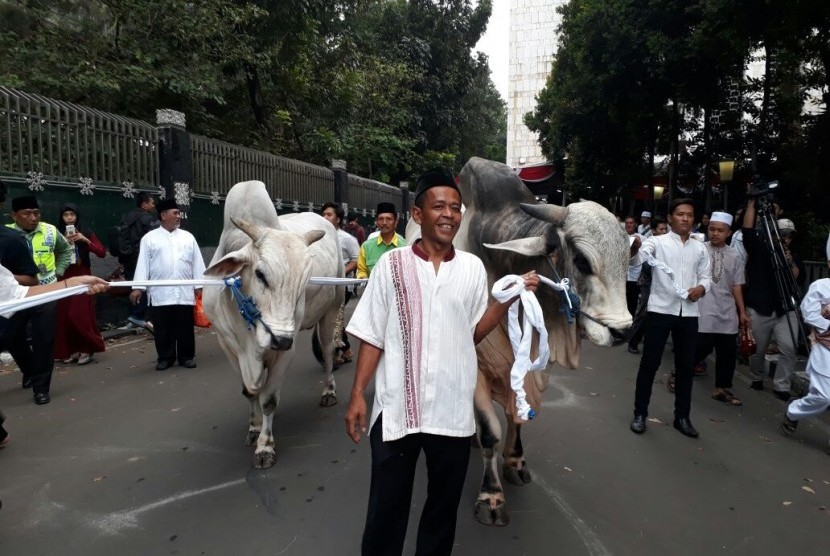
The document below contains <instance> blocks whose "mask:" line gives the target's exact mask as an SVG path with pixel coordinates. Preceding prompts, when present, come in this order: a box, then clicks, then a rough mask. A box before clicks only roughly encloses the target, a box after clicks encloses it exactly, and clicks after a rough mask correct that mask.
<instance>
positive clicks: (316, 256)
mask: <svg viewBox="0 0 830 556" xmlns="http://www.w3.org/2000/svg"><path fill="white" fill-rule="evenodd" d="M237 275H238V276H240V278H241V281H242V287H241V291H242V293H243V295H245V296H250V297H251V298H252V299H253V301H254V302H255V304H256V307H257V309H258V310H259V311H260V313H261V317H260V319H259V320H257V321H255V323H254V324H253V328H252V329H250V330H249V329H248V325H247V323H246V321H245V319H244V318H243V317H242V315H241V314H240V311H239V308H238V306H237V303H236V301H234V299H233V297H232V295H231V292H230V291H228V289H226V288H205V293H204V308H205V313H207V315H208V317H209V318H210V320H211V323H212V324H213V327H214V329H215V330H216V333H217V336H218V337H219V344H220V345H221V346H222V350H223V351H224V352H225V355H227V356H228V360H229V361H230V362H231V365H232V366H233V367H234V368H235V369H236V370H237V371H239V373H240V374H241V376H242V384H243V386H242V393H243V395H244V396H245V397H247V398H248V399H249V400H250V401H251V418H250V425H249V428H248V435H247V437H246V442H245V443H246V445H248V446H250V445H253V444H254V443H256V450H255V452H254V456H253V466H254V467H257V468H266V467H271V466H272V465H274V463H276V452H275V450H274V436H273V433H272V424H273V418H274V411H275V410H276V408H277V404H278V403H279V396H280V388H281V386H282V381H283V378H284V377H285V372H286V370H287V369H288V365H289V364H290V363H291V360H292V359H293V355H294V343H295V340H296V339H297V335H298V334H299V332H300V330H306V329H310V328H314V329H315V331H314V333H315V335H316V340H317V341H319V345H320V346H322V348H323V349H322V354H323V361H322V363H323V367H324V371H325V379H324V388H323V395H322V398H321V401H320V405H322V406H332V405H334V404H336V403H337V394H336V389H335V383H334V377H333V376H332V364H333V361H334V348H335V344H334V341H335V338H334V332H335V324H336V321H337V314H338V311H339V310H340V307H341V305H342V304H343V299H344V288H343V287H342V286H337V287H335V286H309V285H308V279H309V278H310V277H311V276H321V277H341V278H342V277H343V261H342V255H341V254H340V244H339V242H338V239H337V232H336V230H335V229H334V227H333V226H332V225H331V224H330V223H329V222H328V221H326V220H325V219H324V218H323V217H321V216H319V215H317V214H314V213H311V212H304V213H300V214H291V215H285V216H282V217H277V211H276V210H275V209H274V205H273V203H272V202H271V199H270V197H269V196H268V192H267V191H266V190H265V184H263V183H262V182H259V181H247V182H242V183H238V184H236V185H235V186H233V188H231V190H230V192H229V193H228V196H227V199H226V201H225V220H224V229H223V230H222V235H221V237H220V239H219V246H218V247H217V249H216V254H215V255H214V256H213V260H212V261H211V263H210V267H209V268H208V269H207V270H206V271H205V276H213V277H220V278H225V277H230V276H237Z"/></svg>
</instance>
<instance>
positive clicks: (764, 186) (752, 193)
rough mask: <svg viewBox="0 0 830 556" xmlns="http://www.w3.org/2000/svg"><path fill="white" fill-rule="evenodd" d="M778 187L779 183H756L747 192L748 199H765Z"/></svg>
mask: <svg viewBox="0 0 830 556" xmlns="http://www.w3.org/2000/svg"><path fill="white" fill-rule="evenodd" d="M776 187H778V181H777V180H776V181H760V180H758V181H755V182H753V184H752V185H751V186H750V189H749V191H748V192H747V194H746V195H747V197H763V196H765V195H769V194H771V193H772V190H773V189H775V188H776Z"/></svg>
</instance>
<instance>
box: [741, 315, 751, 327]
mask: <svg viewBox="0 0 830 556" xmlns="http://www.w3.org/2000/svg"><path fill="white" fill-rule="evenodd" d="M738 321H739V322H740V323H741V325H746V326H751V325H752V319H751V318H750V317H749V314H748V313H746V312H743V313H739V314H738Z"/></svg>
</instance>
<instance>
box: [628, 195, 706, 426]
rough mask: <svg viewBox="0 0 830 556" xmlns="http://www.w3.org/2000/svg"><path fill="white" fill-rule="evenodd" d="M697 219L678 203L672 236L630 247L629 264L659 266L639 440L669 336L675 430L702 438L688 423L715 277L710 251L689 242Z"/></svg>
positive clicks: (637, 418) (642, 373) (641, 385)
mask: <svg viewBox="0 0 830 556" xmlns="http://www.w3.org/2000/svg"><path fill="white" fill-rule="evenodd" d="M694 216H695V211H694V204H693V201H692V200H691V199H677V200H675V201H673V202H672V204H671V205H670V206H669V217H668V219H669V226H670V227H671V231H670V232H669V233H667V234H665V235H662V236H659V237H650V238H648V239H647V240H646V241H645V242H643V243H642V247H641V246H640V242H639V240H636V239H635V240H634V244H633V245H632V246H631V251H632V257H631V262H630V264H632V265H641V264H643V263H645V262H648V263H649V264H652V263H655V264H654V265H652V266H653V267H654V268H652V275H651V295H650V297H649V300H648V317H647V318H648V327H647V329H646V335H645V341H644V343H643V356H642V359H640V369H639V371H638V373H637V388H636V391H635V394H634V420H633V421H631V430H632V432H635V433H637V434H642V433H644V432H645V431H646V418H647V417H648V405H649V401H650V400H651V389H652V386H653V384H654V375H655V374H656V373H657V369H658V368H659V367H660V361H661V360H662V358H663V350H664V349H665V347H666V340H667V339H668V337H669V334H671V335H672V341H673V343H674V363H675V367H676V372H677V375H676V376H677V389H676V391H675V395H674V428H676V429H677V430H679V431H680V432H681V433H682V434H684V435H686V436H689V437H692V438H696V437H697V436H698V432H697V430H695V428H694V427H693V426H692V423H691V421H690V419H689V414H690V413H691V403H692V379H693V375H692V366H693V365H694V357H695V340H696V338H697V325H698V322H697V320H698V316H699V315H700V311H699V308H698V305H697V303H696V302H697V300H698V299H700V298H701V297H703V296H704V295H705V294H706V292H707V291H709V288H710V280H711V275H710V274H711V273H710V264H709V254H708V252H707V251H706V247H704V246H703V244H702V243H701V242H699V241H696V240H694V239H691V238H690V235H691V231H692V226H693V225H694Z"/></svg>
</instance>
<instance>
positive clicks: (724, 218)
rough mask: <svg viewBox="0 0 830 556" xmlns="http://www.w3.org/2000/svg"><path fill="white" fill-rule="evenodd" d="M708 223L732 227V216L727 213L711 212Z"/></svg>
mask: <svg viewBox="0 0 830 556" xmlns="http://www.w3.org/2000/svg"><path fill="white" fill-rule="evenodd" d="M709 222H722V223H724V224H726V225H727V226H729V227H731V226H732V215H731V214H729V213H728V212H713V213H712V216H710V217H709Z"/></svg>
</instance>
